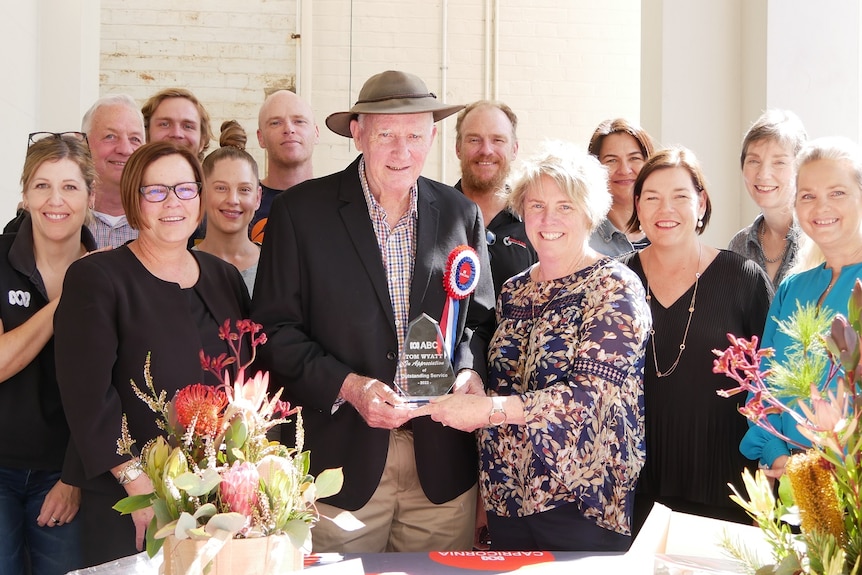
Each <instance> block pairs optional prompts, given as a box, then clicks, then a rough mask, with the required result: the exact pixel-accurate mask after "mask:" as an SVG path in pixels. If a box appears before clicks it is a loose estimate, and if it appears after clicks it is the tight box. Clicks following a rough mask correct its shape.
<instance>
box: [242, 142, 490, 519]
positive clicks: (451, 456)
mask: <svg viewBox="0 0 862 575" xmlns="http://www.w3.org/2000/svg"><path fill="white" fill-rule="evenodd" d="M358 164H359V158H357V160H356V161H354V162H353V163H352V164H351V165H350V166H348V167H347V169H345V170H344V171H343V172H338V173H335V174H332V175H329V176H326V177H323V178H319V179H315V180H309V181H307V182H304V183H302V184H299V185H297V186H294V187H293V188H291V189H290V190H288V191H287V192H284V193H282V194H281V195H279V196H278V197H277V198H276V199H275V201H274V202H273V205H272V209H271V211H270V215H269V221H268V223H267V230H266V238H265V240H264V244H263V250H262V252H261V258H260V266H259V267H258V273H257V281H256V283H255V291H254V301H253V304H252V317H253V318H254V319H255V321H257V322H259V323H262V324H263V326H264V331H265V332H266V333H267V335H268V338H269V341H268V343H267V344H266V345H265V346H263V347H262V348H261V350H260V359H261V363H262V366H263V367H265V368H267V369H269V370H270V371H271V378H272V379H271V382H272V385H273V387H274V388H278V387H284V389H285V398H286V399H288V400H290V401H291V402H292V403H294V404H298V405H301V406H303V407H304V410H303V412H302V414H303V418H304V422H305V431H306V435H305V445H306V447H307V448H309V449H311V470H312V473H314V474H317V473H319V472H320V471H321V470H323V469H325V468H329V467H343V468H344V487H343V489H342V491H341V493H339V494H338V495H335V496H334V497H332V498H330V499H328V500H327V503H330V504H332V505H335V506H337V507H340V508H343V509H349V510H356V509H358V508H360V507H361V506H363V505H364V504H365V503H366V502H367V501H368V500H369V499H370V498H371V495H372V494H373V492H374V490H375V489H376V487H377V484H378V483H379V481H380V477H381V475H382V473H383V467H384V464H385V462H386V452H387V448H388V444H389V439H388V438H389V431H388V430H385V429H372V428H370V427H369V426H368V425H367V424H366V423H365V421H364V420H363V419H362V417H361V416H360V415H359V413H358V412H357V411H356V410H355V409H354V408H353V407H352V406H350V405H347V404H345V405H342V406H341V407H340V408H339V409H338V410H337V411H336V412H335V413H334V414H332V413H331V410H332V406H333V404H334V403H335V401H336V398H337V397H338V394H339V391H340V389H341V385H342V383H343V381H344V378H345V377H346V376H347V375H348V374H349V373H351V372H355V373H358V374H360V375H364V376H368V377H373V378H376V379H379V380H380V381H382V382H385V383H388V384H390V385H391V384H392V382H393V380H394V376H395V370H396V366H397V362H398V344H397V339H396V333H395V320H394V316H393V312H392V304H391V302H390V298H389V288H388V285H387V281H386V272H385V270H384V268H383V263H382V260H381V257H380V250H379V248H378V245H377V239H376V237H375V235H374V230H373V227H372V224H371V220H370V218H369V215H368V206H367V204H366V202H365V197H364V195H363V193H362V188H361V184H360V182H359V169H358ZM418 188H419V196H418V205H417V209H418V224H417V237H416V261H415V264H414V271H413V282H412V284H411V287H410V319H411V320H412V319H414V318H416V317H418V316H419V315H420V314H422V313H423V312H424V313H427V314H428V315H429V316H431V317H432V318H434V319H437V320H438V321H439V319H440V317H441V316H442V311H443V305H444V303H445V300H446V293H445V291H444V289H443V273H444V269H445V265H446V261H447V258H448V256H449V253H450V252H451V251H452V249H453V248H455V247H456V246H458V245H462V244H468V245H470V246H472V247H473V248H474V249H476V251H477V252H478V253H479V256H480V258H481V266H482V269H481V272H480V279H479V285H478V287H477V289H476V291H475V292H474V294H473V295H472V296H471V297H470V298H469V299H466V300H463V302H462V305H461V306H460V313H459V317H458V331H457V335H458V340H457V341H458V342H459V343H458V345H457V347H456V353H455V358H454V367H455V371H456V372H457V371H458V370H459V369H462V368H471V369H475V370H476V371H477V372H479V373H480V374H481V375H482V377H483V378H484V376H485V373H486V352H487V345H488V340H489V338H490V330H491V329H492V326H493V313H494V290H493V283H492V280H491V274H490V268H489V266H488V255H487V247H486V243H485V230H484V227H483V225H482V221H481V217H480V215H479V210H478V208H477V207H476V205H475V204H474V203H473V202H471V201H469V200H467V199H466V198H465V197H464V196H463V195H461V194H460V193H458V192H457V191H455V189H454V188H451V187H449V186H446V185H443V184H440V183H438V182H434V181H431V180H428V179H425V178H419V181H418ZM413 434H414V449H415V454H416V466H417V470H418V473H419V479H420V481H421V484H422V488H423V490H424V491H425V494H426V495H427V497H428V498H429V499H430V500H431V501H432V502H434V503H443V502H445V501H449V500H451V499H453V498H454V497H457V496H458V495H460V494H461V493H464V492H465V491H466V490H467V489H469V488H470V487H472V485H473V484H474V483H475V482H476V477H477V466H478V463H477V455H476V444H475V439H474V437H473V434H469V433H463V432H460V431H456V430H453V429H452V428H449V427H445V428H444V427H443V426H442V425H440V424H438V423H435V422H433V421H431V419H430V418H429V417H423V418H417V419H414V420H413Z"/></svg>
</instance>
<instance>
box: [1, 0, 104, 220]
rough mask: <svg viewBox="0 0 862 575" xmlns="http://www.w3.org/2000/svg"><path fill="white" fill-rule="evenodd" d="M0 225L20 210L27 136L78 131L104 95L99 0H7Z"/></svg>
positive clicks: (3, 34)
mask: <svg viewBox="0 0 862 575" xmlns="http://www.w3.org/2000/svg"><path fill="white" fill-rule="evenodd" d="M0 9H2V12H3V18H0V38H2V40H0V46H2V50H3V53H4V58H3V59H2V61H0V72H2V76H3V78H5V79H6V87H7V89H6V90H4V91H3V93H2V94H0V118H2V119H3V126H4V135H5V137H4V138H2V139H0V169H2V176H0V178H2V191H0V227H2V226H3V225H5V223H6V222H7V221H8V220H10V219H11V218H12V217H13V216H14V215H15V208H16V206H17V205H18V201H19V200H20V198H21V188H20V184H19V180H20V178H21V168H22V167H23V165H24V156H25V154H26V151H27V135H28V134H29V133H30V132H36V131H52V132H61V131H67V130H79V129H80V128H81V116H82V115H83V113H84V111H86V109H87V108H88V107H89V106H90V104H91V103H92V102H93V100H95V99H96V98H97V97H98V86H99V84H98V83H99V42H98V39H99V28H100V2H99V0H38V1H35V2H16V1H14V0H2V2H0Z"/></svg>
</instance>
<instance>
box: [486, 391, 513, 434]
mask: <svg viewBox="0 0 862 575" xmlns="http://www.w3.org/2000/svg"><path fill="white" fill-rule="evenodd" d="M506 419H508V417H507V416H506V410H505V409H503V398H502V397H492V398H491V413H489V414H488V425H493V426H494V427H499V426H501V425H503V424H504V423H506Z"/></svg>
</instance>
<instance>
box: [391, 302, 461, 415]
mask: <svg viewBox="0 0 862 575" xmlns="http://www.w3.org/2000/svg"><path fill="white" fill-rule="evenodd" d="M398 367H399V372H400V373H401V374H403V377H402V378H401V383H400V384H398V385H397V387H398V391H400V392H401V395H402V396H403V397H404V399H405V401H406V402H407V403H408V404H413V405H417V406H418V405H422V404H424V403H428V401H429V400H431V399H432V398H434V397H438V396H441V395H446V394H447V393H449V390H450V389H452V385H454V383H455V372H454V370H453V369H452V361H451V358H450V357H449V352H448V351H447V349H446V346H445V344H444V343H443V334H442V332H441V331H440V324H438V323H437V322H436V321H435V320H433V319H432V318H431V317H429V316H428V315H427V314H424V313H423V314H422V315H421V316H419V317H417V318H416V319H414V320H413V321H411V322H410V325H409V326H408V327H407V337H406V338H405V339H404V350H403V351H402V352H401V358H400V359H399V366H398Z"/></svg>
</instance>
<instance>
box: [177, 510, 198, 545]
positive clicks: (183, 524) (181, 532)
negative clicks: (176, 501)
mask: <svg viewBox="0 0 862 575" xmlns="http://www.w3.org/2000/svg"><path fill="white" fill-rule="evenodd" d="M197 526H198V520H197V519H195V517H194V515H192V514H191V513H186V512H185V511H183V513H182V514H181V515H180V518H179V519H178V520H177V528H176V529H175V532H176V533H175V534H176V536H177V539H185V538H186V537H188V532H189V531H191V530H192V529H194V528H196V527H197Z"/></svg>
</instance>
